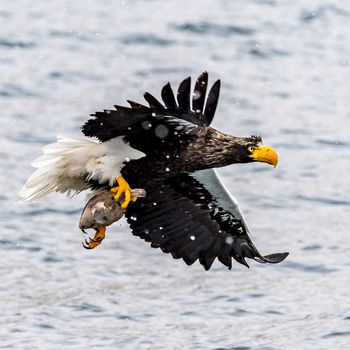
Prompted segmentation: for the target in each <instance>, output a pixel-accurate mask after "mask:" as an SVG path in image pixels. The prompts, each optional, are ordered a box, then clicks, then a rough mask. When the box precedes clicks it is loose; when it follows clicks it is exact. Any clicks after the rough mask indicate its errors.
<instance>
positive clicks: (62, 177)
mask: <svg viewBox="0 0 350 350" xmlns="http://www.w3.org/2000/svg"><path fill="white" fill-rule="evenodd" d="M43 153H44V154H43V155H42V156H40V157H39V158H38V159H36V160H35V161H34V162H33V163H32V166H34V167H36V168H38V169H37V170H36V171H35V172H34V173H33V174H32V175H31V176H30V178H29V179H28V180H27V182H26V184H25V185H24V187H23V189H22V190H21V192H20V197H21V198H22V199H23V200H24V201H32V200H35V199H38V198H41V197H43V196H46V195H47V194H49V193H50V192H62V193H65V192H67V193H68V195H69V194H70V193H71V192H72V191H73V192H80V191H83V190H85V189H87V188H88V185H87V184H86V182H85V180H96V181H98V182H99V183H106V182H107V183H109V184H110V185H112V184H113V183H114V181H115V179H116V178H117V177H118V176H120V170H121V169H122V168H123V166H124V164H123V163H124V162H125V161H126V160H128V159H130V160H132V159H139V158H142V157H143V156H144V155H145V154H144V153H142V152H140V151H138V150H136V149H134V148H132V147H131V146H129V145H128V144H127V143H125V142H124V140H123V138H122V137H116V138H114V139H111V140H108V141H106V142H100V141H98V140H97V139H93V138H89V137H77V138H68V137H60V136H58V137H57V142H56V143H53V144H50V145H47V146H45V147H44V148H43Z"/></svg>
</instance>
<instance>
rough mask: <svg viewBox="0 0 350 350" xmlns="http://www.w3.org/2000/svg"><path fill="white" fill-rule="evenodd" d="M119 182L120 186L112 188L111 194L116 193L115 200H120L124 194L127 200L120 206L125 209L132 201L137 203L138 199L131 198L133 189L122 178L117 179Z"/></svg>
mask: <svg viewBox="0 0 350 350" xmlns="http://www.w3.org/2000/svg"><path fill="white" fill-rule="evenodd" d="M117 182H118V186H116V187H112V188H111V192H113V193H115V196H114V198H115V199H119V198H120V197H121V196H122V194H124V197H125V198H124V201H123V203H122V204H121V205H120V206H121V207H122V208H123V209H125V208H126V207H127V206H128V205H129V203H130V201H133V202H135V201H136V199H137V197H131V188H130V186H129V184H128V183H127V182H126V181H125V179H124V178H123V177H122V176H119V177H118V178H117Z"/></svg>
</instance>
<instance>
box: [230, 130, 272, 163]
mask: <svg viewBox="0 0 350 350" xmlns="http://www.w3.org/2000/svg"><path fill="white" fill-rule="evenodd" d="M235 156H236V157H238V158H239V159H236V161H238V162H239V163H250V162H262V163H267V164H271V165H273V166H274V167H276V166H277V163H278V154H277V152H276V151H275V150H274V149H273V148H272V147H270V146H264V145H263V142H262V138H261V136H255V135H252V136H250V137H242V138H241V137H240V138H236V140H235Z"/></svg>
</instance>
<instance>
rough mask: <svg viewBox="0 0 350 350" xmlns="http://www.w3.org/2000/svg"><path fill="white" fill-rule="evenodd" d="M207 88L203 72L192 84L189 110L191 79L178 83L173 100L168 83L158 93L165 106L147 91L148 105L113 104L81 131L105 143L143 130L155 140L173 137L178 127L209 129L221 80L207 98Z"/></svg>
mask: <svg viewBox="0 0 350 350" xmlns="http://www.w3.org/2000/svg"><path fill="white" fill-rule="evenodd" d="M207 87H208V73H207V72H204V73H202V74H201V75H200V76H199V77H198V79H197V81H196V83H195V87H194V92H193V95H192V107H191V106H190V101H191V78H190V77H188V78H187V79H185V80H184V81H183V82H182V83H181V84H180V86H179V88H178V91H177V98H176V99H175V96H174V92H173V90H172V88H171V86H170V83H168V84H166V85H165V86H164V87H163V89H162V91H161V96H162V100H163V102H164V105H163V104H162V103H161V102H159V101H158V100H157V99H156V98H155V97H154V96H152V95H151V94H150V93H148V92H146V93H145V94H144V97H145V99H146V101H147V102H148V104H149V106H144V105H142V104H140V103H137V102H133V101H128V103H129V104H130V107H123V106H118V105H116V106H115V108H116V109H115V110H104V111H103V112H96V113H95V114H92V117H93V118H92V119H89V120H88V121H87V122H86V123H85V124H84V125H83V126H82V131H83V133H84V134H85V135H86V136H94V137H97V138H98V139H99V140H100V141H107V140H109V139H112V138H114V137H118V136H126V135H127V136H130V137H131V138H132V136H133V135H135V134H140V133H144V132H145V131H148V132H149V131H151V132H153V134H155V135H156V137H160V138H165V137H167V136H168V135H170V134H173V133H170V131H175V130H179V128H184V129H186V128H191V127H192V128H193V127H194V126H208V125H210V123H211V121H212V119H213V117H214V114H215V110H216V106H217V103H218V100H219V93H220V80H217V81H216V82H215V83H214V85H213V86H212V88H211V89H210V91H209V94H208V97H207V98H206V92H207ZM176 100H177V101H176ZM159 126H161V127H159ZM157 127H158V129H157ZM162 127H163V128H162ZM127 141H128V140H127Z"/></svg>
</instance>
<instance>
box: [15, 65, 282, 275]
mask: <svg viewBox="0 0 350 350" xmlns="http://www.w3.org/2000/svg"><path fill="white" fill-rule="evenodd" d="M208 79H209V78H208V73H207V72H203V73H202V74H200V75H199V77H198V78H197V79H196V81H195V83H194V84H192V85H193V86H192V87H191V77H188V78H186V79H184V80H183V81H182V82H181V83H180V84H179V87H178V89H177V90H176V91H175V92H174V90H173V88H172V87H171V85H170V83H167V84H165V85H164V86H163V88H162V89H161V91H160V96H161V99H162V100H158V99H157V98H155V97H154V96H153V95H151V94H150V93H149V92H145V94H144V98H145V100H146V103H144V104H141V103H139V102H134V101H131V100H128V104H129V106H122V105H115V106H114V108H111V109H105V110H101V111H98V112H96V113H94V114H92V115H91V118H90V119H89V120H87V121H86V123H85V124H84V125H82V127H81V131H82V133H83V135H80V136H79V137H75V138H68V137H58V140H57V142H56V143H53V144H51V145H48V146H46V147H44V149H43V151H44V154H43V155H42V156H41V157H39V158H38V159H37V160H35V161H34V162H33V163H32V164H33V166H35V167H37V168H38V169H37V170H36V172H34V174H33V175H32V176H31V177H30V178H29V179H28V180H27V182H26V184H25V186H24V188H23V190H22V191H21V193H20V195H21V197H22V198H23V200H24V201H32V200H35V199H38V198H41V197H44V196H46V195H47V194H49V193H51V192H61V193H74V192H78V193H79V192H82V191H85V190H89V189H92V190H101V191H102V192H101V193H100V194H99V195H97V196H95V197H93V198H92V199H91V200H90V201H89V202H88V203H87V205H86V206H85V208H84V210H83V213H82V216H81V219H80V227H81V228H82V229H83V230H85V229H87V228H93V229H94V230H95V231H96V233H95V236H94V237H92V238H89V239H87V240H86V242H85V244H84V246H85V247H86V248H88V249H93V248H95V247H97V246H98V245H100V244H101V242H102V241H103V239H104V237H105V231H106V227H107V226H108V225H110V224H112V223H113V222H115V221H117V220H119V219H120V217H122V216H123V215H125V217H126V219H127V222H128V224H129V227H130V229H131V232H132V234H133V235H134V236H137V237H139V238H141V239H143V240H144V241H146V242H148V243H150V245H151V247H154V248H160V249H161V250H162V251H163V252H164V253H169V254H171V256H172V257H173V258H174V259H180V258H181V259H182V260H183V261H184V262H185V263H186V264H187V265H192V264H193V263H194V262H196V261H198V262H199V263H200V264H201V265H202V266H203V267H204V268H205V269H206V270H209V269H210V268H211V266H212V264H213V262H214V261H215V260H216V259H217V260H218V261H219V262H220V263H221V264H223V265H224V266H226V267H227V268H228V269H231V268H232V265H233V264H232V262H233V261H236V262H238V263H240V264H242V265H244V266H248V263H247V261H246V259H251V260H252V261H256V262H259V263H269V264H275V263H279V262H281V261H282V260H284V259H285V258H286V257H287V255H288V253H275V254H267V255H263V254H261V253H260V252H259V251H258V249H257V248H256V247H255V245H254V243H253V242H252V240H251V238H250V232H249V230H248V225H247V224H246V222H245V220H244V218H243V214H242V212H241V210H240V208H239V206H238V203H237V201H236V199H235V198H234V197H233V196H232V194H231V193H230V192H229V191H228V190H227V189H226V188H225V185H224V184H223V183H222V182H221V180H220V178H219V177H218V175H217V174H216V172H215V170H214V169H215V168H220V167H225V166H232V168H233V169H232V171H234V167H235V164H254V166H264V165H266V164H270V165H272V166H273V167H276V166H277V163H278V155H277V152H276V151H275V150H274V149H273V148H272V147H270V146H267V145H265V144H264V143H263V140H262V137H261V136H256V135H251V136H247V135H246V136H237V135H229V134H227V133H225V132H222V131H220V130H217V129H215V128H213V127H212V126H211V123H212V121H213V118H214V116H215V113H216V108H217V105H218V101H219V96H220V89H221V81H220V80H216V81H215V82H214V84H213V85H212V86H210V85H209V84H208ZM227 113H234V108H232V111H230V112H228V111H227ZM271 131H272V132H273V130H271ZM244 170H245V171H246V172H247V174H246V175H245V177H246V176H248V173H249V171H250V170H251V168H249V166H248V165H247V166H246V167H245V168H244ZM268 174H269V173H264V174H263V176H268ZM245 177H244V178H245ZM244 178H243V179H244ZM243 184H244V181H243ZM270 185H272V182H271V184H270ZM247 186H248V184H247ZM236 187H237V186H236ZM106 188H107V189H108V188H109V189H110V190H109V191H108V190H107V191H106V192H104V190H105V189H106ZM132 188H144V189H145V190H146V191H147V196H146V197H144V198H142V199H141V198H140V199H137V198H139V197H140V196H138V195H136V194H135V193H134V192H133V191H134V190H132ZM233 188H234V187H233ZM251 191H252V192H253V191H254V188H252V189H251ZM257 195H258V194H257ZM276 202H278V198H276ZM276 210H278V209H276ZM264 215H266V214H264ZM275 215H278V214H275ZM271 226H273V217H271ZM274 230H276V228H274ZM280 230H281V231H283V228H282V227H281V228H280ZM270 239H271V237H270ZM266 244H267V246H269V234H268V232H267V233H266Z"/></svg>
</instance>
